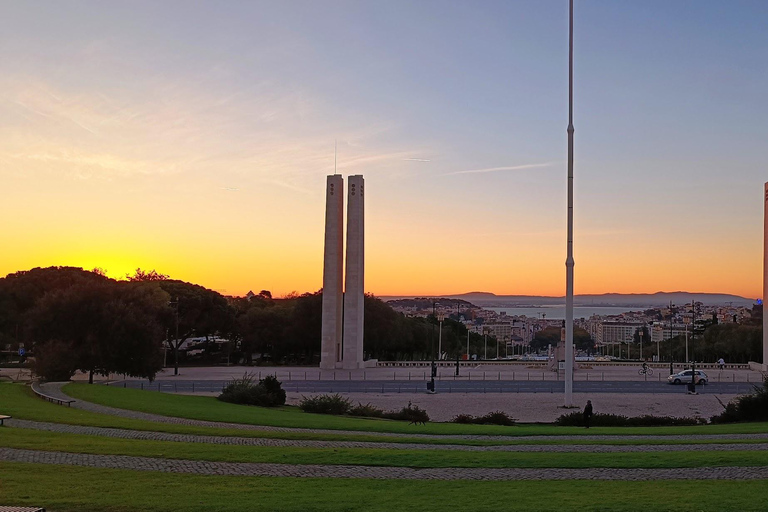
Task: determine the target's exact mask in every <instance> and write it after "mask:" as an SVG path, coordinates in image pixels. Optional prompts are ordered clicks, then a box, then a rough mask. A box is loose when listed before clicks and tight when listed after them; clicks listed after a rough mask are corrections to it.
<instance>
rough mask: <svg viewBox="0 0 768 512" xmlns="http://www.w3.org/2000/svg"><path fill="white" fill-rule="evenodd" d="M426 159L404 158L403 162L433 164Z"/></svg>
mask: <svg viewBox="0 0 768 512" xmlns="http://www.w3.org/2000/svg"><path fill="white" fill-rule="evenodd" d="M431 161H432V160H428V159H426V158H403V162H431Z"/></svg>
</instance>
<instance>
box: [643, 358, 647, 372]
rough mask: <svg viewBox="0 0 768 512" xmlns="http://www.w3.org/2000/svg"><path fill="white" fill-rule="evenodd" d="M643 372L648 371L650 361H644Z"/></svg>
mask: <svg viewBox="0 0 768 512" xmlns="http://www.w3.org/2000/svg"><path fill="white" fill-rule="evenodd" d="M643 373H648V362H647V361H643Z"/></svg>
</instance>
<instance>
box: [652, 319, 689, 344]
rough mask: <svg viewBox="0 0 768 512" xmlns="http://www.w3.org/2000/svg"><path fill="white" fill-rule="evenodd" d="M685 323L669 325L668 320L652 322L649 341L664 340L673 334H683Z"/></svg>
mask: <svg viewBox="0 0 768 512" xmlns="http://www.w3.org/2000/svg"><path fill="white" fill-rule="evenodd" d="M687 327H688V326H687V324H675V323H673V324H672V325H671V327H670V324H669V322H653V324H652V325H651V342H653V343H656V342H659V341H665V340H668V339H670V338H674V337H675V336H681V335H682V336H685V332H686V328H687Z"/></svg>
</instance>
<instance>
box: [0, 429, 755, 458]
mask: <svg viewBox="0 0 768 512" xmlns="http://www.w3.org/2000/svg"><path fill="white" fill-rule="evenodd" d="M0 446H2V447H9V448H23V449H28V450H42V451H61V452H72V453H89V454H98V455H133V456H142V457H155V458H165V459H188V460H206V461H222V462H262V463H282V464H334V465H335V464H351V465H361V466H397V467H413V468H449V467H462V468H473V467H486V468H683V467H702V466H706V467H716V466H764V465H766V464H768V452H766V451H693V452H691V451H673V452H651V453H648V452H645V453H634V452H627V453H575V452H570V453H549V452H539V453H528V452H524V453H516V452H468V451H456V450H440V449H437V450H391V449H381V448H295V447H271V446H239V445H214V444H202V443H178V442H173V441H149V440H136V439H130V440H129V439H116V438H109V437H99V436H89V435H79V434H62V433H55V432H42V431H35V430H26V429H18V428H7V429H3V430H2V431H0Z"/></svg>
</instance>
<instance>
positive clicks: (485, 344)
mask: <svg viewBox="0 0 768 512" xmlns="http://www.w3.org/2000/svg"><path fill="white" fill-rule="evenodd" d="M483 338H484V340H483V361H487V360H488V328H487V327H483Z"/></svg>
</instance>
